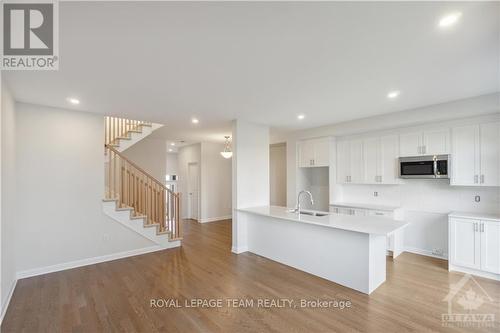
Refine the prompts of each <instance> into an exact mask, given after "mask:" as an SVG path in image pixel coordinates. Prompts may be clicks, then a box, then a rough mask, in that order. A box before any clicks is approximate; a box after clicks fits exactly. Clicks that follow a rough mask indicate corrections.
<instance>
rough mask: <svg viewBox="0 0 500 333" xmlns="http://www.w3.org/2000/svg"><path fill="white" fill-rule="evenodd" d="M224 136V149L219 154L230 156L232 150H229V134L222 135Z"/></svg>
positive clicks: (225, 156)
mask: <svg viewBox="0 0 500 333" xmlns="http://www.w3.org/2000/svg"><path fill="white" fill-rule="evenodd" d="M224 138H226V142H225V143H224V151H221V152H220V154H221V155H222V157H224V158H231V156H233V152H232V151H231V142H230V141H229V138H230V136H228V135H226V136H224Z"/></svg>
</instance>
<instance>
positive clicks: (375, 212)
mask: <svg viewBox="0 0 500 333" xmlns="http://www.w3.org/2000/svg"><path fill="white" fill-rule="evenodd" d="M368 215H370V216H382V217H389V218H393V216H394V214H393V213H392V212H388V211H383V210H369V211H368Z"/></svg>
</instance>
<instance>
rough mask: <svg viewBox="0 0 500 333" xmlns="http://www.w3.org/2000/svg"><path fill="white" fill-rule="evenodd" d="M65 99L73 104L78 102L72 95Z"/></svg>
mask: <svg viewBox="0 0 500 333" xmlns="http://www.w3.org/2000/svg"><path fill="white" fill-rule="evenodd" d="M66 100H67V101H68V102H70V103H71V104H73V105H78V104H80V101H79V100H78V99H76V98H73V97H68V98H66Z"/></svg>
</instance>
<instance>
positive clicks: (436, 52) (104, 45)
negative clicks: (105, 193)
mask: <svg viewBox="0 0 500 333" xmlns="http://www.w3.org/2000/svg"><path fill="white" fill-rule="evenodd" d="M453 11H460V12H462V14H463V15H462V17H461V20H460V21H459V23H458V24H457V25H456V26H454V27H452V28H450V29H447V30H442V29H439V28H438V27H437V22H438V20H439V18H440V17H441V16H442V15H444V14H446V13H449V12H453ZM499 52H500V3H498V2H484V3H480V2H473V3H472V2H471V3H467V2H458V3H454V2H441V3H439V2H420V3H416V2H398V3H395V2H393V3H390V2H384V3H375V2H371V3H368V2H350V3H345V2H333V3H332V2H330V3H327V2H316V3H304V2H302V3H299V2H292V3H286V2H278V3H276V2H274V3H269V2H268V3H265V2H254V3H249V2H232V3H229V2H225V3H222V2H220V3H215V2H213V3H209V2H202V3H194V2H184V3H172V2H170V3H168V2H148V3H144V2H141V3H140V2H104V3H103V2H100V3H97V2H94V3H89V2H64V3H60V61H61V62H60V70H59V71H52V72H50V71H36V72H34V71H20V72H8V73H5V74H6V78H7V83H8V85H9V86H10V88H11V89H12V90H13V93H14V96H15V98H16V99H17V100H19V101H24V102H30V103H38V104H44V105H52V106H58V107H65V108H75V109H80V110H85V111H90V112H97V113H103V114H111V115H121V116H126V117H130V118H136V119H142V120H149V121H154V122H159V123H164V124H166V126H165V127H164V128H163V129H162V130H161V131H159V132H158V133H157V134H156V135H157V136H159V137H164V138H168V139H174V140H181V139H185V140H190V141H199V140H205V139H220V140H223V135H224V134H226V133H228V132H230V121H231V120H232V119H235V118H241V119H246V120H249V121H254V122H258V123H263V124H268V125H270V126H273V127H278V128H280V129H281V130H291V129H300V128H310V127H314V126H319V125H325V124H329V123H336V122H341V121H346V120H352V119H356V118H363V117H368V116H373V115H377V114H383V113H388V112H394V111H400V110H405V109H411V108H415V107H420V106H425V105H431V104H436V103H441V102H445V101H450V100H456V99H461V98H466V97H470V96H477V95H481V94H486V93H491V92H495V91H499V90H500V89H499V77H500V70H499V59H500V54H499ZM393 89H398V90H401V95H400V97H399V98H397V99H396V100H388V99H387V98H386V94H387V92H388V91H390V90H393ZM68 96H74V97H77V98H79V99H80V100H81V104H80V105H79V106H77V107H70V106H69V105H68V103H67V102H66V97H68ZM300 113H304V114H305V115H306V118H305V119H304V120H303V121H298V120H297V118H296V116H297V114H300ZM193 116H196V117H197V118H199V119H200V123H199V124H198V125H193V124H191V122H190V119H191V117H193Z"/></svg>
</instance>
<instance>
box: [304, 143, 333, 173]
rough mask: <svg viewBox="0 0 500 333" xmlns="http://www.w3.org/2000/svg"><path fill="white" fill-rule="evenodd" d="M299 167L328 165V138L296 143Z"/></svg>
mask: <svg viewBox="0 0 500 333" xmlns="http://www.w3.org/2000/svg"><path fill="white" fill-rule="evenodd" d="M298 161H299V167H301V168H306V167H307V168H310V167H323V166H328V165H330V138H321V139H311V140H303V141H300V142H299V143H298Z"/></svg>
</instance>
